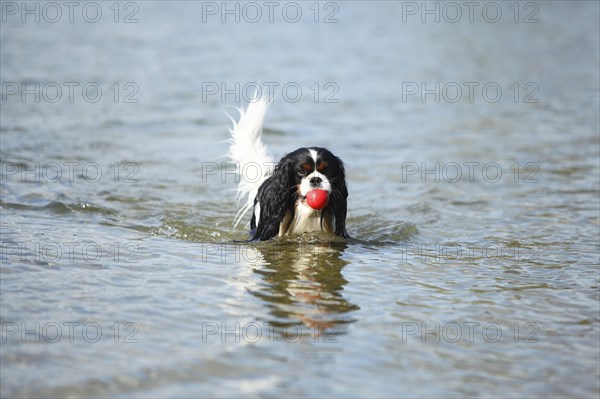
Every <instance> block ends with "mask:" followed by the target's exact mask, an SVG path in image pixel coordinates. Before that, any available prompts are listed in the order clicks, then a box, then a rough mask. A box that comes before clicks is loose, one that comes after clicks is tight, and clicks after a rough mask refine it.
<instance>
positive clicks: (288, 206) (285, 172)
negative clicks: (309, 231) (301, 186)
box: [250, 160, 297, 241]
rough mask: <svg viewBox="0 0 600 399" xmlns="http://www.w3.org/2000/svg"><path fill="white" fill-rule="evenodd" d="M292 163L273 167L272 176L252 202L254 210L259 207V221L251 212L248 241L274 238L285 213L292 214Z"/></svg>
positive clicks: (288, 162) (282, 163)
mask: <svg viewBox="0 0 600 399" xmlns="http://www.w3.org/2000/svg"><path fill="white" fill-rule="evenodd" d="M293 173H294V171H293V162H292V161H291V160H282V161H281V162H279V164H278V165H277V166H276V167H275V170H274V171H273V175H271V177H269V178H268V179H267V180H265V181H264V183H263V184H261V186H260V187H259V189H258V194H257V195H256V199H255V200H254V209H256V207H257V203H258V206H259V207H260V212H259V220H256V214H255V213H254V211H253V215H252V220H251V221H250V240H251V241H264V240H269V239H271V238H273V237H276V236H277V234H278V233H279V225H280V223H281V221H282V220H283V218H284V216H285V213H286V211H288V210H290V211H291V212H293V210H294V207H293V203H294V200H295V197H296V196H297V193H296V184H295V181H294V175H293Z"/></svg>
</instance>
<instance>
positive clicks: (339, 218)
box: [331, 157, 350, 238]
mask: <svg viewBox="0 0 600 399" xmlns="http://www.w3.org/2000/svg"><path fill="white" fill-rule="evenodd" d="M336 158H337V157H336ZM337 160H338V162H339V165H340V166H339V169H338V171H337V173H336V177H335V180H334V181H333V189H332V190H331V194H332V196H333V205H334V209H333V214H334V215H335V232H334V233H335V234H336V235H338V236H340V237H344V238H348V237H350V236H349V235H348V233H347V232H346V213H347V210H348V187H346V173H345V170H344V164H343V162H342V160H341V159H339V158H337Z"/></svg>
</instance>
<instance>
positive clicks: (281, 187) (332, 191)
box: [251, 147, 348, 239]
mask: <svg viewBox="0 0 600 399" xmlns="http://www.w3.org/2000/svg"><path fill="white" fill-rule="evenodd" d="M317 189H319V190H323V191H325V192H326V193H327V205H326V206H325V207H324V208H322V209H321V208H318V209H313V208H312V207H311V206H310V205H309V204H308V202H307V198H306V197H307V195H308V194H309V193H310V192H311V191H313V190H317ZM347 197H348V189H347V187H346V176H345V171H344V164H343V162H342V161H341V160H340V159H339V158H338V157H336V156H335V155H333V154H332V153H331V152H330V151H329V150H327V149H325V148H321V147H308V148H299V149H297V150H296V151H293V152H291V153H289V154H287V155H285V156H284V157H283V158H282V159H281V160H280V161H279V163H278V164H277V166H276V167H275V169H274V171H273V174H272V175H271V176H270V177H269V179H268V180H266V181H265V182H264V183H263V185H261V187H260V189H259V191H258V195H257V197H256V200H255V204H254V205H255V210H254V218H253V220H252V222H251V228H252V229H253V230H255V229H254V227H255V226H257V225H259V226H258V230H256V231H254V232H253V233H251V235H252V236H254V237H257V234H258V237H261V238H260V239H263V238H262V237H272V236H273V235H274V234H276V231H279V226H280V223H282V221H284V217H285V216H286V215H288V217H289V219H287V222H288V223H293V217H294V214H295V212H296V210H297V209H302V211H303V213H305V212H321V214H320V215H321V220H323V218H324V217H326V218H327V220H328V221H329V225H331V228H332V230H333V231H334V232H335V234H337V235H339V236H342V237H346V236H347V233H346V227H345V222H346V209H347V204H346V200H347ZM261 220H262V221H263V222H264V226H260V223H259V221H261Z"/></svg>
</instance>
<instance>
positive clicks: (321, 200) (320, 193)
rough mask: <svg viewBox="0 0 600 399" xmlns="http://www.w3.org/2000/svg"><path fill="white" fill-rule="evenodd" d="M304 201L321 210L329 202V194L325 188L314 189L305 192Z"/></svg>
mask: <svg viewBox="0 0 600 399" xmlns="http://www.w3.org/2000/svg"><path fill="white" fill-rule="evenodd" d="M306 202H307V203H308V205H309V206H310V207H311V208H312V209H316V210H317V211H318V210H321V209H323V208H325V207H326V206H327V203H328V202H329V194H328V193H327V191H325V190H321V189H318V188H317V189H315V190H312V191H309V193H308V194H306Z"/></svg>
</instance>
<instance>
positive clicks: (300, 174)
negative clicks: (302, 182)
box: [298, 168, 306, 176]
mask: <svg viewBox="0 0 600 399" xmlns="http://www.w3.org/2000/svg"><path fill="white" fill-rule="evenodd" d="M298 175H299V176H306V169H304V168H300V169H298Z"/></svg>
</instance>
